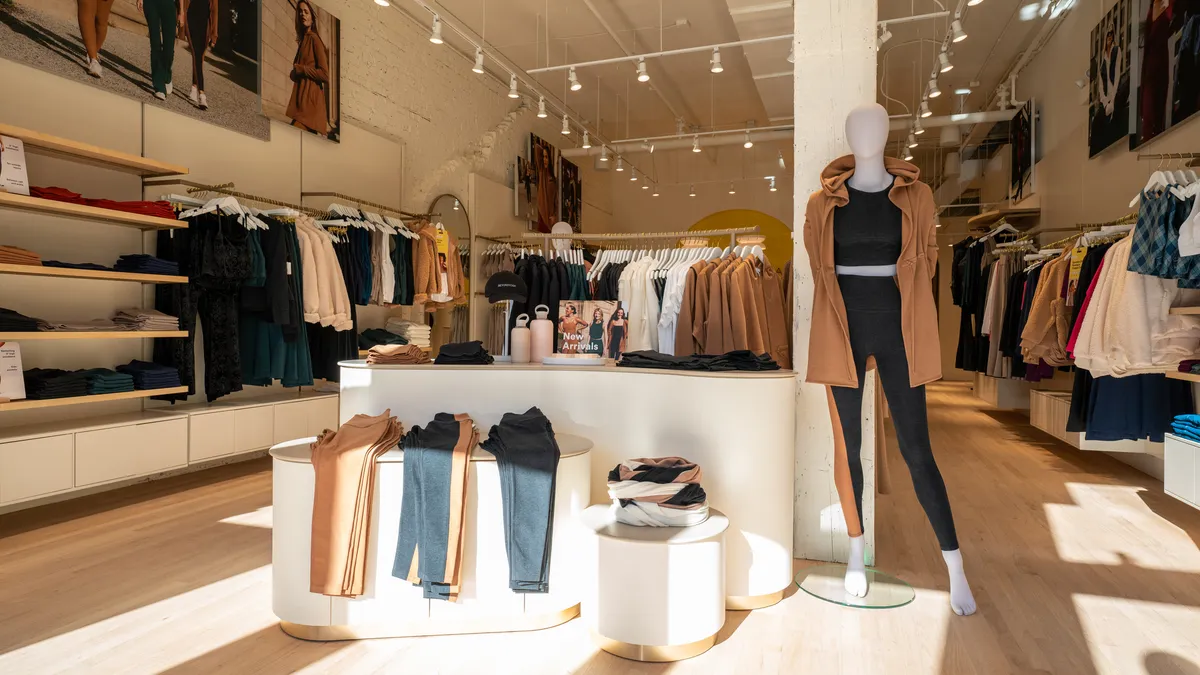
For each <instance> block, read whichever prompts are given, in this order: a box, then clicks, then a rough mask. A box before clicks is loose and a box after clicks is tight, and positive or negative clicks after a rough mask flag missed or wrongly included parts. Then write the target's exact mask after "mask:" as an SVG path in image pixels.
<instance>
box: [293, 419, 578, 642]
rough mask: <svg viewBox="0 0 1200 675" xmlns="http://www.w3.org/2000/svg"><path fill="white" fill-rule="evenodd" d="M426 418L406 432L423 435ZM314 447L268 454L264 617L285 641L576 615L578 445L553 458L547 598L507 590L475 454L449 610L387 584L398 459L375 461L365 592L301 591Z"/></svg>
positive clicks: (485, 459)
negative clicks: (268, 610)
mask: <svg viewBox="0 0 1200 675" xmlns="http://www.w3.org/2000/svg"><path fill="white" fill-rule="evenodd" d="M380 412H382V411H380ZM393 412H396V411H395V410H393ZM432 418H433V416H432V415H430V416H428V417H426V418H423V419H420V420H419V421H416V422H415V423H419V424H422V425H424V424H426V423H427V422H428V421H429V420H430V419H432ZM402 419H403V421H404V426H405V429H408V428H409V427H410V426H411V425H412V424H414V421H413V420H412V418H410V417H408V416H404V417H403V418H402ZM481 430H482V431H483V432H484V433H485V434H486V429H485V428H484V429H481ZM315 440H316V439H315V438H302V439H297V440H294V441H289V442H287V443H281V444H279V445H276V446H275V447H273V448H271V457H272V464H273V467H272V473H273V477H272V480H273V505H274V510H273V524H272V534H271V563H272V608H273V609H274V611H275V616H277V617H279V620H280V626H281V627H282V628H283V630H284V631H285V632H286V633H288V634H289V635H292V636H295V637H298V638H303V639H306V640H351V639H360V638H374V637H409V636H416V635H451V634H459V633H488V632H511V631H519V630H536V629H539V628H548V627H550V626H554V625H557V624H560V623H563V622H564V621H568V620H570V619H572V618H574V617H575V616H577V615H578V614H579V602H580V600H581V598H582V592H583V591H582V586H583V584H582V579H581V578H580V575H581V574H583V572H584V571H585V569H586V560H585V559H583V556H585V555H586V550H587V547H586V541H587V533H586V531H585V530H583V528H582V526H581V525H580V520H579V516H580V514H582V512H583V510H584V509H585V508H587V506H588V503H589V494H588V487H589V482H588V476H589V472H590V468H591V463H590V461H589V460H588V454H589V452H588V451H589V449H590V448H591V443H590V442H588V441H587V440H586V439H583V438H580V437H578V436H572V435H569V434H562V433H560V434H557V440H558V445H559V450H560V451H561V453H562V456H561V458H560V460H559V463H558V474H557V479H556V484H555V495H554V533H553V537H554V538H553V541H552V545H551V546H552V548H551V552H550V582H549V586H550V592H549V593H537V594H532V593H526V594H521V593H514V592H512V591H511V590H510V589H509V582H508V562H507V561H508V557H507V554H506V553H505V545H504V515H503V514H504V509H503V508H502V504H503V502H502V501H501V497H500V472H499V470H498V468H497V467H498V464H497V462H496V461H495V458H494V457H493V456H492V455H491V454H490V453H488V452H487V451H485V450H483V449H481V448H476V449H475V452H474V454H473V455H472V457H471V468H470V477H469V485H468V488H467V507H466V523H465V525H464V528H465V530H464V531H465V537H466V541H465V543H464V545H463V563H462V574H463V578H462V591H461V592H460V593H459V601H458V602H456V603H450V602H445V601H441V600H426V599H425V598H424V597H423V594H422V591H421V588H420V587H417V586H413V585H412V584H410V583H408V582H407V581H405V580H404V579H397V578H395V577H393V576H392V562H393V559H394V558H395V554H396V539H397V535H398V533H399V529H400V501H401V498H402V496H403V493H404V464H403V462H404V453H403V452H402V451H400V450H392V451H389V452H387V453H384V454H383V455H382V456H381V457H380V458H379V466H378V467H377V470H376V472H375V486H374V490H375V495H374V500H373V502H372V509H371V523H370V530H369V534H368V539H367V540H368V553H367V576H366V592H365V593H364V594H363V595H362V596H360V597H357V598H341V597H337V598H335V597H329V596H326V595H320V594H318V593H312V592H310V591H309V559H310V551H311V546H312V510H313V489H314V485H315V474H314V472H313V468H312V453H311V451H310V449H309V446H310V445H311V444H312V442H313V441H315Z"/></svg>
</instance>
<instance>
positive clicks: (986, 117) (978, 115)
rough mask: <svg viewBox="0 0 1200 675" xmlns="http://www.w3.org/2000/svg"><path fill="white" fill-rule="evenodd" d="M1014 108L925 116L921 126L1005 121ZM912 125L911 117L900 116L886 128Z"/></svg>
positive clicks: (929, 127) (896, 129) (930, 126)
mask: <svg viewBox="0 0 1200 675" xmlns="http://www.w3.org/2000/svg"><path fill="white" fill-rule="evenodd" d="M1016 114H1017V111H1016V110H985V111H983V112H974V113H958V114H954V115H940V116H938V117H926V118H924V119H922V120H921V126H922V127H924V128H926V129H931V128H935V127H948V126H958V125H962V124H979V123H980V122H991V123H992V124H995V123H996V122H1007V121H1008V120H1011V119H1012V118H1013V115H1016ZM911 126H912V119H911V118H908V117H902V118H899V119H894V120H892V121H891V122H890V123H889V124H888V128H889V129H890V130H892V131H907V130H908V129H909V128H910V127H911Z"/></svg>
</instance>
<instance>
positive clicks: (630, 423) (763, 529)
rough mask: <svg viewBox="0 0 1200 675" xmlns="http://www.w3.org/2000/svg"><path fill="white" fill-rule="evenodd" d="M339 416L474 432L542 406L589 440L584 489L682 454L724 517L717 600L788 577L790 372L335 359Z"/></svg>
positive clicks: (767, 601)
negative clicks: (449, 419) (469, 423)
mask: <svg viewBox="0 0 1200 675" xmlns="http://www.w3.org/2000/svg"><path fill="white" fill-rule="evenodd" d="M341 366H342V368H341V418H340V419H341V421H342V422H345V421H346V420H348V419H350V418H351V417H353V416H354V415H355V414H357V413H363V414H366V415H378V414H380V413H382V412H383V411H384V410H385V409H387V408H391V410H392V414H394V415H397V416H398V417H399V418H400V421H401V422H403V423H404V425H405V426H406V427H408V426H411V425H412V424H424V423H425V421H426V420H429V419H431V418H432V417H433V416H434V415H435V414H436V413H439V412H450V413H467V414H469V415H471V418H472V419H474V420H475V423H476V425H477V426H478V427H479V429H480V431H481V432H483V433H485V434H486V430H487V428H488V427H489V426H490V425H492V424H495V423H497V422H498V421H500V417H501V415H503V414H504V413H506V412H524V411H525V410H527V409H528V408H529V407H530V406H537V407H539V408H541V410H542V412H543V413H545V415H546V417H547V418H549V419H550V422H551V423H552V424H553V425H554V430H555V431H556V432H559V433H569V434H577V435H579V436H584V437H586V438H588V439H589V440H591V441H592V442H593V443H595V448H593V449H592V451H591V453H589V456H590V458H591V486H592V487H591V499H592V502H593V503H605V502H607V501H608V493H607V485H606V478H607V476H608V472H609V471H611V470H612V468H613V467H614V466H616V465H617V463H619V462H621V461H623V460H626V459H631V458H635V457H666V456H671V455H677V456H680V457H686V458H688V459H690V460H692V461H694V462H696V463H697V464H699V465H700V467H701V468H702V469H703V471H704V475H703V477H702V478H701V481H700V482H701V485H703V487H704V491H705V492H706V493H707V494H708V503H709V506H711V507H714V508H717V509H720V510H721V512H722V513H724V514H725V515H726V516H727V517H728V518H729V531H728V532H727V533H726V535H725V593H726V599H725V605H726V607H728V608H729V609H755V608H758V607H765V606H767V605H771V604H774V603H776V602H778V601H779V600H780V599H782V598H783V591H784V590H785V589H786V588H787V587H788V585H789V584H791V583H792V514H793V513H794V509H795V506H794V497H793V493H794V491H795V485H794V480H793V476H794V475H795V462H796V460H795V444H796V439H795V433H796V432H795V427H796V377H795V374H794V373H792V372H791V371H787V370H780V371H769V372H724V373H705V372H683V371H664V370H647V369H640V368H616V367H586V366H574V367H572V366H542V365H514V364H499V363H496V364H492V365H489V366H438V365H422V366H368V365H367V364H366V362H365V361H343V362H342V363H341Z"/></svg>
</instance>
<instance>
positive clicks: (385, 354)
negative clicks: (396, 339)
mask: <svg viewBox="0 0 1200 675" xmlns="http://www.w3.org/2000/svg"><path fill="white" fill-rule="evenodd" d="M422 363H429V354H426V353H425V350H423V349H421V348H420V347H418V346H416V345H375V346H374V347H371V348H370V349H369V350H367V365H368V366H383V365H405V366H413V365H418V364H422Z"/></svg>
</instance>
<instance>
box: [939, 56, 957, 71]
mask: <svg viewBox="0 0 1200 675" xmlns="http://www.w3.org/2000/svg"><path fill="white" fill-rule="evenodd" d="M938 70H939V71H940V72H943V73H948V72H950V71H952V70H954V64H953V63H950V55H949V54H947V53H946V52H942V53H941V54H938Z"/></svg>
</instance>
